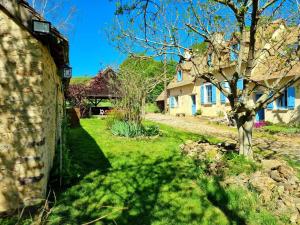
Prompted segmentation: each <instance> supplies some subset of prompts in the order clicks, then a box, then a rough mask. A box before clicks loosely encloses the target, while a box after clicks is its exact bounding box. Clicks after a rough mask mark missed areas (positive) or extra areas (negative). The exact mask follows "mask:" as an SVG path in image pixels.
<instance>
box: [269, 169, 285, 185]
mask: <svg viewBox="0 0 300 225" xmlns="http://www.w3.org/2000/svg"><path fill="white" fill-rule="evenodd" d="M270 177H271V178H272V179H273V180H275V181H277V182H281V181H284V179H283V178H282V177H281V176H280V174H279V172H278V171H277V170H271V172H270Z"/></svg>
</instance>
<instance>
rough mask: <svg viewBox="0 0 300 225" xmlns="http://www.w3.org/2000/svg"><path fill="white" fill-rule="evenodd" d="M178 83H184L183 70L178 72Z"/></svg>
mask: <svg viewBox="0 0 300 225" xmlns="http://www.w3.org/2000/svg"><path fill="white" fill-rule="evenodd" d="M177 81H178V82H179V81H182V71H181V70H179V71H178V72H177Z"/></svg>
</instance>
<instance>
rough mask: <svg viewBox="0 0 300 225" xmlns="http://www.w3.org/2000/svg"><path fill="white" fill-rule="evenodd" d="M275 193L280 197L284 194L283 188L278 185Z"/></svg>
mask: <svg viewBox="0 0 300 225" xmlns="http://www.w3.org/2000/svg"><path fill="white" fill-rule="evenodd" d="M277 192H278V194H279V195H282V194H283V192H284V186H282V185H280V186H279V187H278V188H277Z"/></svg>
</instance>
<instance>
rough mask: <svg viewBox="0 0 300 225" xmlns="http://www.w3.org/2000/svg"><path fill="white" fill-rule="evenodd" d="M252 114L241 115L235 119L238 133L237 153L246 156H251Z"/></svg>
mask: <svg viewBox="0 0 300 225" xmlns="http://www.w3.org/2000/svg"><path fill="white" fill-rule="evenodd" d="M253 125H254V116H249V117H246V118H245V117H244V116H243V117H241V118H239V119H237V128H238V133H239V145H240V149H239V154H240V155H244V156H245V157H247V158H250V159H252V158H253V150H252V134H253Z"/></svg>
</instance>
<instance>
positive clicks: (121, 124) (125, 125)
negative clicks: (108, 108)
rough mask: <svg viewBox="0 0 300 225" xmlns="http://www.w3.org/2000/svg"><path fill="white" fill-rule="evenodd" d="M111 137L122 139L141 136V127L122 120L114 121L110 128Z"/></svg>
mask: <svg viewBox="0 0 300 225" xmlns="http://www.w3.org/2000/svg"><path fill="white" fill-rule="evenodd" d="M111 132H112V134H113V135H116V136H122V137H137V136H141V135H142V133H143V132H142V127H141V126H139V125H137V124H135V123H130V122H126V121H122V120H116V121H114V123H113V124H112V126H111Z"/></svg>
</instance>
